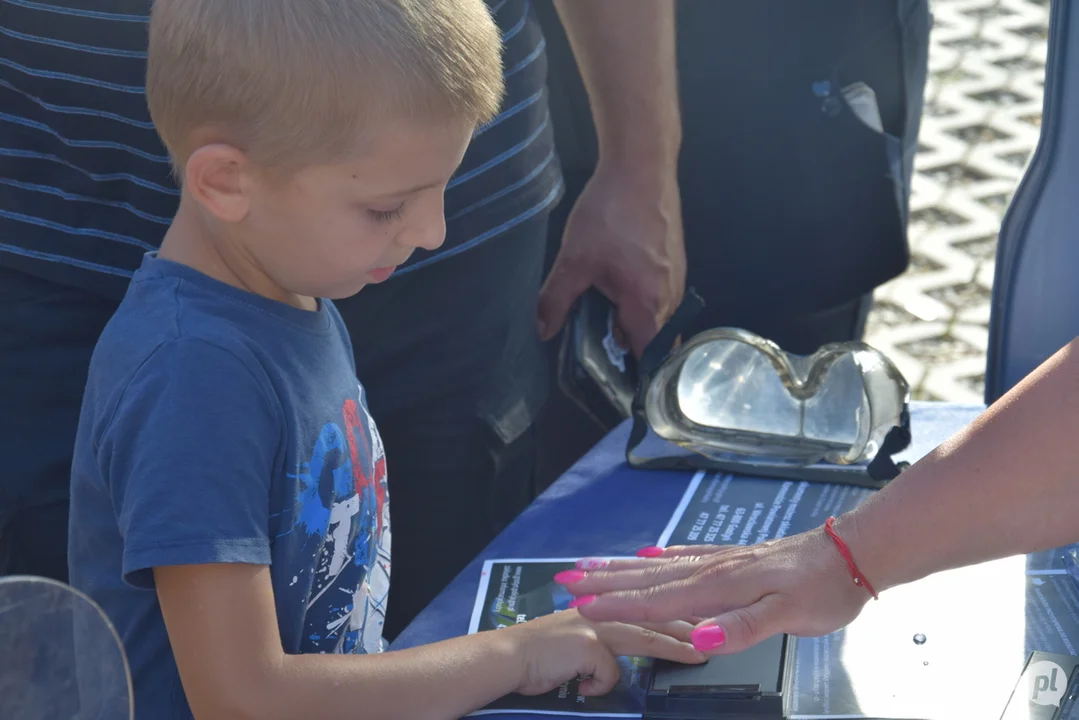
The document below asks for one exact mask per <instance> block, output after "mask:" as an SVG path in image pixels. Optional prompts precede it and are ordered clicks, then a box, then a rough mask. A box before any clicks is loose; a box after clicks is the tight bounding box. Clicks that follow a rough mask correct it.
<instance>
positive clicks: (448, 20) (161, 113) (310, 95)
mask: <svg viewBox="0 0 1079 720" xmlns="http://www.w3.org/2000/svg"><path fill="white" fill-rule="evenodd" d="M501 48H502V43H501V36H500V33H499V31H498V28H497V27H496V26H495V24H494V21H493V20H492V18H491V15H490V13H489V11H488V10H487V7H486V5H485V4H484V3H483V0H155V1H154V4H153V10H152V12H151V18H150V43H149V59H148V66H147V76H146V95H147V102H148V103H149V106H150V114H151V117H152V118H153V121H154V124H155V126H156V127H157V130H158V133H159V134H160V135H161V138H162V140H163V141H164V143H165V145H166V147H167V148H168V150H169V153H170V155H171V156H172V159H173V163H174V165H175V166H176V169H177V171H178V172H179V171H180V170H181V169H182V168H183V166H184V164H185V163H186V162H187V158H188V157H189V156H190V154H191V153H192V152H193V151H194V150H195V149H197V148H196V147H194V146H195V145H197V144H199V143H200V142H205V141H206V140H205V138H200V137H196V131H199V130H205V131H209V135H208V137H211V138H213V140H214V141H216V142H228V143H229V144H232V145H235V146H237V147H238V148H240V149H241V150H243V151H244V152H246V153H247V154H248V155H249V156H251V157H252V158H253V159H254V160H255V161H256V162H258V163H260V164H265V165H267V166H270V167H277V168H280V167H283V166H285V167H299V166H302V165H307V164H314V163H317V162H319V161H323V160H329V159H332V158H333V157H334V156H335V155H339V154H341V153H345V152H349V151H351V150H355V149H357V144H358V143H359V141H360V140H361V137H362V134H363V133H364V132H365V130H367V129H368V128H370V127H371V126H372V124H374V123H377V122H385V121H390V122H392V121H393V120H400V119H402V118H409V117H412V118H422V119H433V120H445V119H454V120H457V119H463V120H466V121H468V122H475V123H476V124H480V123H483V122H486V121H487V120H489V119H490V118H491V117H493V116H494V114H495V113H496V112H497V111H498V107H499V104H500V102H501V99H502V93H503V81H502V53H501Z"/></svg>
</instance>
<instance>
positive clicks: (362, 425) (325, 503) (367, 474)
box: [292, 388, 390, 653]
mask: <svg viewBox="0 0 1079 720" xmlns="http://www.w3.org/2000/svg"><path fill="white" fill-rule="evenodd" d="M362 397H363V389H362V388H361V389H360V398H361V401H360V402H359V403H357V402H356V401H355V400H353V399H351V398H350V399H348V400H346V401H345V403H344V405H343V407H342V410H341V424H338V423H336V422H328V423H326V424H325V425H324V426H323V427H322V430H321V432H320V433H319V435H318V438H317V439H316V441H315V447H314V449H313V450H312V452H311V460H310V461H309V462H308V463H307V464H306V465H305V466H301V468H300V470H299V473H298V475H297V480H298V481H299V483H298V488H297V493H298V496H297V498H296V505H297V507H296V514H295V525H294V527H293V528H292V532H294V533H297V534H300V535H301V536H306V537H307V538H308V543H307V544H306V545H305V551H306V550H307V549H310V550H311V552H314V553H317V557H316V558H315V562H314V563H313V564H312V567H313V568H314V571H313V572H314V574H313V577H311V578H303V582H304V583H305V584H307V585H308V586H309V590H308V600H307V616H306V623H305V627H304V636H303V640H302V650H301V651H302V652H307V653H310V652H316V653H375V652H379V651H381V649H382V626H383V624H384V622H385V616H386V599H387V596H388V595H389V589H390V587H389V586H390V522H389V517H390V516H389V502H388V497H387V485H386V456H385V451H384V450H383V447H382V440H381V438H379V435H378V430H377V429H376V427H375V423H374V420H373V419H372V418H371V415H370V413H368V411H367V408H366V406H365V405H364V404H363V402H362ZM299 581H301V578H300V577H296V578H294V579H293V583H296V582H299Z"/></svg>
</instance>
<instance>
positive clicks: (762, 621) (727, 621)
mask: <svg viewBox="0 0 1079 720" xmlns="http://www.w3.org/2000/svg"><path fill="white" fill-rule="evenodd" d="M792 611H793V608H791V605H790V603H788V602H784V599H783V597H782V596H781V595H765V596H764V597H763V598H761V599H760V600H758V601H757V602H755V603H753V604H752V605H749V606H747V607H741V608H735V609H733V610H729V611H728V612H725V613H722V614H721V615H719V616H718V617H716V618H713V619H711V620H706V621H704V622H702V623H701V624H700V625H698V626H697V627H696V628H695V629H694V630H693V632H692V635H691V638H692V642H693V646H694V647H695V648H696V649H697V650H699V651H700V652H702V653H704V654H706V655H727V654H730V653H737V652H741V651H743V650H745V649H747V648H750V647H753V646H754V645H756V644H757V643H759V642H762V641H764V640H767V639H768V638H770V637H772V636H773V635H777V634H779V633H781V632H784V630H783V628H784V626H785V625H788V624H789V623H790V621H791V620H792V618H791V617H788V615H790V613H791V612H792Z"/></svg>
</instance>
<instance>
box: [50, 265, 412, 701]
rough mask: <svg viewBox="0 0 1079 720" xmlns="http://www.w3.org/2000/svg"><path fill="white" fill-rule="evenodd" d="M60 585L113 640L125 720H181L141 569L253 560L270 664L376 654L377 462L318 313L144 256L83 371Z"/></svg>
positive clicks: (382, 598) (381, 596) (180, 696)
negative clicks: (272, 633)
mask: <svg viewBox="0 0 1079 720" xmlns="http://www.w3.org/2000/svg"><path fill="white" fill-rule="evenodd" d="M69 545H70V547H69V549H70V560H69V562H70V565H71V580H70V581H71V584H72V585H73V586H74V587H76V588H78V589H80V590H82V591H84V592H86V593H87V594H89V596H90V597H91V598H93V599H94V600H95V601H97V602H98V603H99V604H100V605H101V606H102V607H103V608H104V610H105V612H106V613H107V614H108V616H109V618H110V619H111V620H112V622H113V623H115V625H116V628H117V630H118V631H119V634H120V636H121V639H122V640H123V642H124V646H125V649H126V651H127V653H128V660H129V662H130V664H131V670H132V675H133V679H134V684H135V703H136V704H135V710H136V715H137V717H140V718H188V717H191V711H190V709H189V708H188V705H187V701H186V699H185V697H184V693H183V689H182V687H181V685H180V677H179V674H178V673H177V669H176V663H175V660H174V658H173V655H172V651H171V649H170V646H169V640H168V636H167V634H166V630H165V624H164V621H163V619H162V616H161V609H160V606H159V605H158V601H157V595H156V593H155V591H154V585H153V573H152V568H154V567H157V566H165V565H188V564H204V563H253V564H259V565H269V566H270V574H271V577H272V580H273V593H274V599H275V602H276V606H277V618H278V627H279V629H280V632H281V639H282V643H283V646H284V650H285V652H287V653H345V652H349V653H370V652H378V651H379V650H381V649H382V640H381V635H382V624H383V618H384V617H385V611H386V598H387V594H388V591H389V575H390V527H389V506H388V498H387V486H386V461H385V456H384V454H383V450H382V443H381V441H380V440H379V437H378V433H377V430H376V428H375V424H374V422H373V421H372V419H371V417H370V415H369V414H368V412H367V407H366V404H365V402H364V396H363V389H362V388H361V387H360V385H359V383H358V382H357V380H356V373H355V366H354V363H353V354H352V347H351V344H350V343H349V338H348V334H347V331H346V330H345V327H344V324H343V323H342V322H341V318H340V317H339V316H338V314H337V311H336V309H335V308H334V306H333V304H332V303H331V302H329V301H325V300H324V301H321V302H320V307H319V310H318V311H317V312H308V311H304V310H300V309H298V308H294V307H291V306H288V305H285V304H283V303H278V302H275V301H272V300H269V299H266V298H263V297H259V296H256V295H252V294H250V293H246V292H244V291H242V290H239V289H236V288H233V287H230V286H228V285H225V284H223V283H220V282H218V281H216V280H213V279H211V278H209V277H207V276H205V275H203V274H201V273H199V272H197V271H195V270H193V269H191V268H189V267H186V266H183V265H179V264H176V263H172V262H169V261H167V260H162V259H159V258H157V257H155V256H154V255H153V254H149V255H147V256H146V258H145V260H144V262H143V265H142V267H141V269H140V270H139V271H138V272H137V273H136V274H135V277H134V279H133V281H132V283H131V287H130V289H129V291H128V293H127V295H126V297H125V299H124V301H123V303H122V304H121V305H120V308H119V310H118V311H117V313H116V315H115V316H114V317H113V319H112V321H111V322H110V323H109V325H108V327H107V328H106V330H105V332H104V334H103V335H102V336H101V339H100V341H99V342H98V345H97V349H96V350H95V352H94V356H93V360H92V362H91V364H90V374H89V379H88V381H87V386H86V395H85V398H84V400H83V409H82V416H81V419H80V423H79V431H78V436H77V438H76V444H75V455H74V462H73V467H72V486H71V528H70V540H69Z"/></svg>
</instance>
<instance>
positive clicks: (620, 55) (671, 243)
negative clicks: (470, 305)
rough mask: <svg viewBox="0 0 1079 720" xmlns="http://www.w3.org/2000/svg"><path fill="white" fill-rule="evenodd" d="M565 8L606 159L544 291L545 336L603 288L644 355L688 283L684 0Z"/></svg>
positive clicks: (616, 0) (569, 3)
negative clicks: (679, 39) (683, 183)
mask: <svg viewBox="0 0 1079 720" xmlns="http://www.w3.org/2000/svg"><path fill="white" fill-rule="evenodd" d="M555 5H556V7H557V9H558V13H559V16H560V18H561V20H562V23H563V25H564V26H565V29H566V35H567V37H568V38H569V41H570V45H571V46H572V48H573V53H574V56H575V58H576V60H577V64H578V67H579V68H580V72H581V77H582V79H583V80H584V84H585V88H586V89H587V91H588V97H589V101H590V104H591V107H592V117H593V121H594V123H595V126H596V134H597V138H598V141H599V162H598V165H597V167H596V171H595V173H594V174H593V176H592V179H591V180H590V182H589V184H588V186H587V187H586V188H585V190H584V192H583V193H582V194H581V197H580V199H579V200H578V202H577V205H576V206H575V208H574V210H573V212H572V214H571V215H570V218H569V220H568V222H567V225H566V231H565V235H564V237H563V241H562V249H561V251H560V252H559V256H558V258H557V260H556V262H555V265H554V268H552V271H551V276H550V278H549V279H548V281H547V283H546V284H545V286H544V289H543V292H542V293H541V296H540V328H541V335H542V336H543V337H544V338H545V339H547V338H550V337H553V336H554V334H555V333H557V332H558V330H559V329H560V328H561V327H562V324H563V322H564V320H565V317H566V314H567V313H568V312H569V309H570V307H572V305H573V303H574V301H575V300H576V299H577V297H578V296H579V295H580V294H581V293H582V292H584V291H585V290H587V289H588V288H589V287H590V286H595V287H597V288H599V289H600V290H601V291H602V292H603V293H604V294H605V295H607V297H608V298H610V299H611V300H612V301H613V302H614V303H615V305H617V307H618V311H619V324H620V325H621V327H622V329H623V331H624V332H625V333H626V335H628V338H629V340H630V344H631V346H632V348H633V350H634V352H635V353H637V354H638V355H639V354H640V353H641V352H642V351H643V349H644V346H645V345H646V344H647V343H648V341H649V340H651V338H652V336H654V335H655V333H656V331H657V330H658V328H659V327H660V326H661V325H662V323H663V322H665V321H666V319H667V318H668V317H669V316H670V315H671V313H673V312H674V310H675V308H676V307H677V306H678V303H679V302H680V301H681V299H682V293H683V290H684V287H685V273H686V264H685V249H684V244H683V238H682V215H681V202H680V198H679V193H678V154H679V151H680V149H681V143H682V129H681V113H680V110H679V104H678V81H677V62H676V54H675V19H674V2H673V0H556V1H555Z"/></svg>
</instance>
